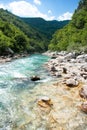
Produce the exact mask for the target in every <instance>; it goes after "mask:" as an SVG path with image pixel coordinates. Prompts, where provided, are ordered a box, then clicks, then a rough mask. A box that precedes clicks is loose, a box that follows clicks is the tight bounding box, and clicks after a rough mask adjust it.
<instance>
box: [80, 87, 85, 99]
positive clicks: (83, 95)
mask: <svg viewBox="0 0 87 130" xmlns="http://www.w3.org/2000/svg"><path fill="white" fill-rule="evenodd" d="M79 94H80V96H81V97H82V98H85V99H87V85H84V86H83V88H81V90H80V91H79Z"/></svg>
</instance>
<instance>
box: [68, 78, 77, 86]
mask: <svg viewBox="0 0 87 130" xmlns="http://www.w3.org/2000/svg"><path fill="white" fill-rule="evenodd" d="M78 84H79V83H78V81H77V80H75V79H72V78H70V79H67V80H66V85H67V86H69V87H76V86H78Z"/></svg>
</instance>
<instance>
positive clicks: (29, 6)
mask: <svg viewBox="0 0 87 130" xmlns="http://www.w3.org/2000/svg"><path fill="white" fill-rule="evenodd" d="M78 3H79V0H0V8H3V9H7V10H8V11H10V12H11V13H13V14H15V15H17V16H20V17H41V18H44V19H45V20H58V21H62V20H70V19H71V18H72V15H73V13H74V11H75V9H76V8H77V6H78Z"/></svg>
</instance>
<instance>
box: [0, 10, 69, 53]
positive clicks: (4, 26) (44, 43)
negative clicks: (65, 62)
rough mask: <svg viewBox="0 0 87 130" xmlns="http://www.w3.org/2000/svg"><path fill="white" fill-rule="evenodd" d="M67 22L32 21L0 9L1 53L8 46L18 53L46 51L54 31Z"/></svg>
mask: <svg viewBox="0 0 87 130" xmlns="http://www.w3.org/2000/svg"><path fill="white" fill-rule="evenodd" d="M26 20H28V21H27V22H26ZM29 20H31V24H29ZM67 23H68V21H65V22H57V21H49V22H48V21H45V20H43V19H34V21H32V18H31V19H23V18H20V17H17V16H15V15H13V14H11V13H10V12H8V11H7V10H3V9H0V55H3V54H4V53H5V51H6V50H7V48H11V49H12V50H13V51H14V52H16V53H20V52H23V51H27V52H29V53H30V52H42V51H46V50H47V49H48V44H49V41H50V38H51V36H52V34H53V33H54V31H55V30H56V29H57V28H58V29H59V28H62V27H63V26H64V25H66V24H67ZM57 24H58V25H57Z"/></svg>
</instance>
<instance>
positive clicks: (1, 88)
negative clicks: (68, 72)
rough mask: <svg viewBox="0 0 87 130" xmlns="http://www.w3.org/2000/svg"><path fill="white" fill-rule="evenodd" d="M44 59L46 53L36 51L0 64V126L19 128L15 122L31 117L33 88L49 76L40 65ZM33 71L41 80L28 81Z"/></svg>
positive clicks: (0, 128) (1, 128) (19, 123)
mask: <svg viewBox="0 0 87 130" xmlns="http://www.w3.org/2000/svg"><path fill="white" fill-rule="evenodd" d="M48 60H49V57H47V56H44V55H40V54H36V55H31V56H29V57H26V58H21V59H17V60H14V61H12V62H9V63H5V64H0V130H19V129H22V128H19V126H22V125H23V124H25V123H27V121H29V120H30V119H31V118H35V117H34V114H33V113H32V107H33V104H34V102H33V101H32V98H34V96H35V93H34V92H33V89H34V88H35V86H38V85H41V84H42V83H43V82H49V81H51V80H52V78H51V76H50V75H49V73H48V72H47V70H46V69H45V68H44V67H43V64H44V63H45V62H47V61H48ZM33 75H38V76H40V78H41V80H40V81H37V82H33V81H31V80H30V77H31V76H33ZM30 126H32V128H31V127H30ZM30 126H28V128H26V130H27V129H28V130H31V129H32V130H33V129H34V128H33V125H32V124H31V125H30ZM35 129H36V128H35Z"/></svg>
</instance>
